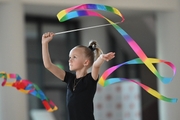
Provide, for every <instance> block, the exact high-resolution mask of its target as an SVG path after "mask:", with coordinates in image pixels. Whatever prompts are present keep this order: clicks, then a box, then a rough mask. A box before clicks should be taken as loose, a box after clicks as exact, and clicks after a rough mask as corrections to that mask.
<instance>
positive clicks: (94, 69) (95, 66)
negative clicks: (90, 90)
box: [91, 52, 115, 80]
mask: <svg viewBox="0 0 180 120" xmlns="http://www.w3.org/2000/svg"><path fill="white" fill-rule="evenodd" d="M114 57H115V53H114V52H109V53H107V54H101V55H100V56H99V57H98V59H97V60H96V61H95V62H94V63H93V65H92V72H91V74H92V78H93V79H94V80H97V79H98V76H99V70H100V67H101V65H102V64H103V63H104V61H109V60H111V59H113V58H114Z"/></svg>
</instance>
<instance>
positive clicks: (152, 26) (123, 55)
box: [0, 0, 180, 120]
mask: <svg viewBox="0 0 180 120" xmlns="http://www.w3.org/2000/svg"><path fill="white" fill-rule="evenodd" d="M84 3H94V4H105V5H109V6H113V7H116V8H118V9H119V10H120V12H121V13H122V14H123V15H124V17H125V21H124V22H123V23H121V24H119V26H120V27H121V28H122V29H124V30H125V31H126V32H127V33H128V34H129V35H130V36H131V37H132V38H133V39H134V40H135V41H136V42H137V44H138V45H139V46H140V47H141V48H142V50H143V51H144V52H145V53H146V55H147V56H148V57H150V58H159V59H164V60H167V61H170V62H173V63H174V64H175V66H176V68H177V74H176V76H175V78H174V80H173V82H172V83H171V84H168V85H164V84H163V83H161V81H160V80H158V79H157V78H156V77H155V75H154V74H152V72H151V71H150V70H149V69H148V68H147V67H146V66H145V65H126V66H122V67H120V68H119V69H118V70H117V71H115V72H114V73H113V74H112V75H111V77H119V78H129V79H134V80H137V81H140V82H142V83H143V84H146V85H147V86H149V87H151V88H153V89H155V90H157V91H159V92H160V93H162V94H163V95H165V96H167V97H176V98H178V97H179V96H180V93H179V92H177V91H178V88H179V83H180V82H179V79H178V78H180V75H179V74H178V69H179V68H180V64H179V59H180V57H179V56H178V54H177V53H179V52H178V51H179V49H180V48H179V45H180V42H179V38H180V24H179V21H180V0H158V1H156V0H146V1H143V0H136V1H134V0H128V1H124V0H119V1H116V0H111V1H109V0H83V1H81V0H79V1H70V0H66V1H64V0H61V1H60V0H51V1H48V0H38V1H36V0H0V36H1V37H0V42H1V43H0V55H1V57H0V71H5V72H7V73H17V74H19V75H20V76H21V77H22V78H24V79H28V80H30V81H32V82H33V83H35V84H37V85H38V86H39V87H40V88H41V90H42V91H43V92H44V93H45V94H46V95H47V97H48V98H49V99H51V100H52V101H53V102H54V103H55V104H56V105H57V106H58V108H59V109H58V110H57V111H55V112H53V113H48V112H47V111H46V110H45V109H44V106H43V104H42V102H41V100H40V99H38V98H36V97H34V96H31V95H26V94H22V93H20V92H18V91H17V90H15V89H14V88H8V87H0V120H46V119H47V120H49V119H51V120H67V112H66V104H65V103H66V101H65V97H66V84H65V83H63V82H62V81H60V80H59V79H57V78H56V77H55V76H53V75H52V74H51V73H50V72H49V71H47V70H46V69H45V68H44V66H43V62H42V55H41V36H42V34H43V33H45V32H49V31H52V32H55V33H56V32H63V31H66V30H72V29H78V28H84V27H90V26H95V25H102V24H107V23H108V22H107V21H105V20H104V19H102V18H98V17H80V18H75V19H72V20H68V21H65V22H62V23H61V22H59V21H58V19H57V17H56V14H57V13H58V12H59V11H61V10H63V9H65V8H68V7H72V6H74V5H79V4H84ZM101 13H102V14H103V15H104V16H106V17H107V18H109V19H110V20H112V21H113V22H120V21H121V18H120V17H119V16H116V15H114V14H112V13H108V12H101ZM90 40H96V41H97V42H98V43H99V46H100V47H101V49H102V50H103V52H104V53H106V52H109V51H114V52H116V57H115V59H113V60H112V61H109V62H107V63H105V64H103V66H102V68H101V72H100V74H102V73H103V72H104V71H105V70H106V69H108V68H109V67H111V66H114V65H117V64H120V63H123V62H126V61H128V60H131V59H134V58H137V55H136V54H135V53H134V52H133V50H132V49H131V48H130V46H129V45H128V44H127V42H126V41H125V40H124V39H123V38H122V36H121V35H120V34H119V33H118V32H117V31H116V30H115V29H114V28H113V27H112V26H106V27H100V28H94V29H88V30H83V31H77V32H72V33H67V34H60V35H57V36H55V37H54V39H53V41H51V42H50V44H49V51H50V55H51V59H52V61H53V62H54V63H56V65H58V66H59V67H61V68H62V69H64V70H66V71H69V67H68V58H69V56H68V54H69V51H70V50H71V48H73V47H74V46H76V45H78V44H82V45H88V42H89V41H90ZM155 67H156V68H157V69H158V71H159V72H160V74H161V75H162V76H166V77H172V76H173V73H172V70H171V69H170V68H169V67H167V66H166V65H164V64H155ZM9 81H11V80H9ZM94 108H95V110H94V111H95V118H96V120H178V118H179V117H180V115H179V114H178V112H177V111H179V110H180V105H179V103H175V104H174V103H173V104H172V103H167V102H164V101H160V100H158V99H156V98H154V97H153V96H151V95H149V94H148V93H147V92H145V91H144V90H143V89H141V88H140V87H139V86H138V85H136V84H134V83H130V82H122V83H118V84H115V85H111V86H107V87H101V86H100V85H98V87H97V92H96V95H95V98H94Z"/></svg>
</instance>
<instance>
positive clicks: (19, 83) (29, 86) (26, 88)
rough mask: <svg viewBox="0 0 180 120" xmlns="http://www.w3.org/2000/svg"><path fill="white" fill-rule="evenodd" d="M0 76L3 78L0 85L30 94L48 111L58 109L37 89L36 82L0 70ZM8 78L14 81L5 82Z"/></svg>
mask: <svg viewBox="0 0 180 120" xmlns="http://www.w3.org/2000/svg"><path fill="white" fill-rule="evenodd" d="M0 78H3V79H4V81H3V82H2V86H10V87H15V88H16V89H17V90H19V91H20V92H22V93H25V94H31V95H33V96H35V97H37V98H39V99H41V101H42V104H43V105H44V107H45V108H46V110H47V111H48V112H53V111H55V110H57V109H58V108H57V106H56V105H55V104H54V103H53V102H52V101H51V100H49V99H48V98H47V97H46V96H45V94H44V93H43V92H42V90H40V89H39V87H38V86H37V85H36V84H33V83H32V82H30V81H29V80H24V79H22V78H21V77H20V76H19V75H18V74H13V73H5V72H0ZM8 78H10V79H16V81H14V82H7V79H8Z"/></svg>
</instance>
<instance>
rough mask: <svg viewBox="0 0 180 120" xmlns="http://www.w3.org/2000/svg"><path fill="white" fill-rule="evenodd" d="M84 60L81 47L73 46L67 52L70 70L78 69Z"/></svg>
mask: <svg viewBox="0 0 180 120" xmlns="http://www.w3.org/2000/svg"><path fill="white" fill-rule="evenodd" d="M85 61H86V57H85V53H84V50H83V48H76V47H75V48H73V49H72V50H71V51H70V53H69V69H70V70H71V71H76V70H80V69H82V68H83V67H84V65H85V64H84V63H85Z"/></svg>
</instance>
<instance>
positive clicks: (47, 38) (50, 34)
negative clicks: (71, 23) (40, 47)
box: [42, 32, 55, 43]
mask: <svg viewBox="0 0 180 120" xmlns="http://www.w3.org/2000/svg"><path fill="white" fill-rule="evenodd" d="M54 35H55V34H54V33H53V32H47V33H44V34H43V35H42V43H48V42H49V41H51V40H52V39H53V37H54Z"/></svg>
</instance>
